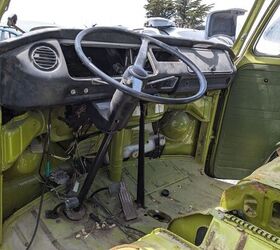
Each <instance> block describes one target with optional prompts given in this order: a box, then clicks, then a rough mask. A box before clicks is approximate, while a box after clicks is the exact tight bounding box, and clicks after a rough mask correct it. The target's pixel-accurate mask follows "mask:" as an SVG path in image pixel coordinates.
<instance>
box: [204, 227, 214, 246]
mask: <svg viewBox="0 0 280 250" xmlns="http://www.w3.org/2000/svg"><path fill="white" fill-rule="evenodd" d="M214 237H215V231H211V232H210V233H209V237H208V238H207V240H206V248H207V247H209V246H210V245H211V242H212V241H213V239H214Z"/></svg>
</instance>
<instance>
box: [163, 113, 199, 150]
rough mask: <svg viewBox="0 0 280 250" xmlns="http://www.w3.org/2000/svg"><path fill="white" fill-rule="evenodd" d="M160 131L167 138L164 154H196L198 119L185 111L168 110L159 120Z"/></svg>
mask: <svg viewBox="0 0 280 250" xmlns="http://www.w3.org/2000/svg"><path fill="white" fill-rule="evenodd" d="M159 131H160V133H161V134H163V135H164V136H165V138H166V144H165V147H164V150H163V154H170V155H176V154H178V155H193V154H194V150H195V145H196V137H197V131H198V121H197V120H196V119H194V118H193V117H192V116H190V115H188V114H187V113H186V112H185V111H180V110H177V111H170V112H167V113H166V114H165V115H164V117H163V118H162V120H161V121H160V122H159Z"/></svg>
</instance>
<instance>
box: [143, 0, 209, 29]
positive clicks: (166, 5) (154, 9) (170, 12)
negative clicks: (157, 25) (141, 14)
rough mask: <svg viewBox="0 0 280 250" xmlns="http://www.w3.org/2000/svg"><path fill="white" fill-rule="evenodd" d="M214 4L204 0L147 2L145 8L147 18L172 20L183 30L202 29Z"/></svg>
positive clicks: (153, 0)
mask: <svg viewBox="0 0 280 250" xmlns="http://www.w3.org/2000/svg"><path fill="white" fill-rule="evenodd" d="M213 6H214V4H203V3H202V0H147V4H146V5H145V6H144V8H145V9H146V16H147V17H164V18H168V19H172V20H174V21H175V22H176V24H177V26H179V27H183V28H193V29H197V28H200V27H201V26H202V25H203V23H204V20H205V17H206V16H207V14H208V13H209V11H210V10H211V9H212V8H213Z"/></svg>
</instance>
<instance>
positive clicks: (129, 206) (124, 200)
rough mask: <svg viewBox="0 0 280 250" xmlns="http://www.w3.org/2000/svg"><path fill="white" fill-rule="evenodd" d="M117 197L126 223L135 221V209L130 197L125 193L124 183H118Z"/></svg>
mask: <svg viewBox="0 0 280 250" xmlns="http://www.w3.org/2000/svg"><path fill="white" fill-rule="evenodd" d="M119 197H120V201H121V204H122V209H123V212H124V217H125V219H126V220H127V221H128V220H133V219H136V218H137V212H136V208H135V207H134V204H133V201H132V199H131V195H130V193H129V192H128V191H127V189H126V186H125V183H124V182H121V183H120V192H119Z"/></svg>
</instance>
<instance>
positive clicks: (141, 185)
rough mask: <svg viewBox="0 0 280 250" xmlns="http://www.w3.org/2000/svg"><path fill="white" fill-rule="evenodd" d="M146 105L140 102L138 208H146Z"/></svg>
mask: <svg viewBox="0 0 280 250" xmlns="http://www.w3.org/2000/svg"><path fill="white" fill-rule="evenodd" d="M145 111H146V110H145V105H144V103H143V102H140V121H139V154H138V175H137V199H136V203H137V204H138V206H140V207H142V208H144V207H145Z"/></svg>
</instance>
